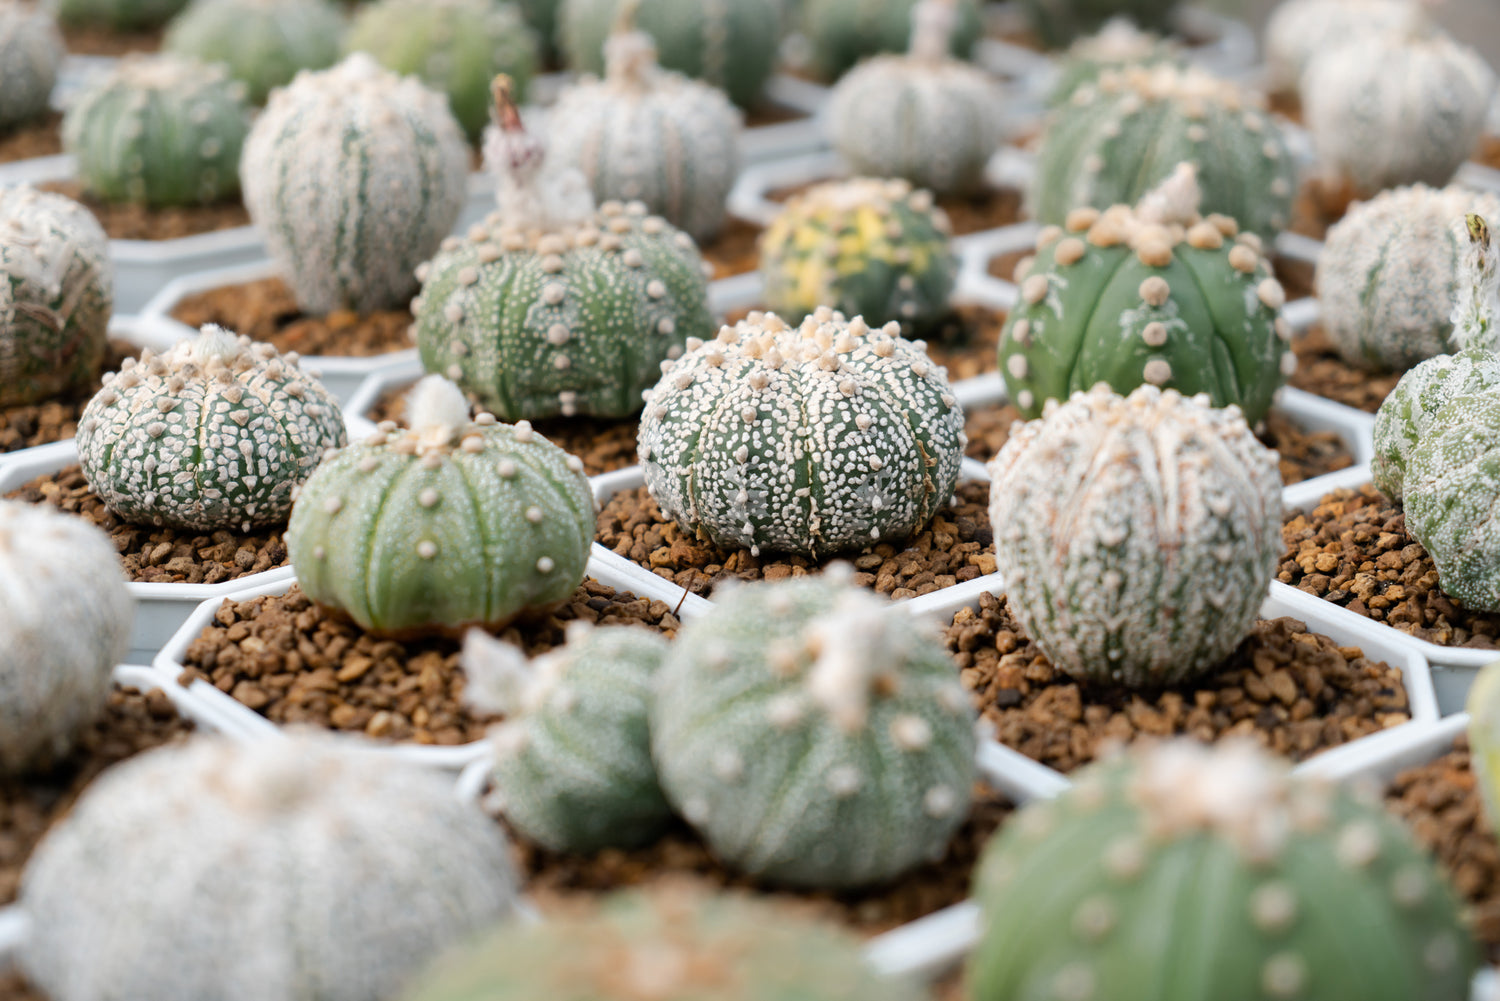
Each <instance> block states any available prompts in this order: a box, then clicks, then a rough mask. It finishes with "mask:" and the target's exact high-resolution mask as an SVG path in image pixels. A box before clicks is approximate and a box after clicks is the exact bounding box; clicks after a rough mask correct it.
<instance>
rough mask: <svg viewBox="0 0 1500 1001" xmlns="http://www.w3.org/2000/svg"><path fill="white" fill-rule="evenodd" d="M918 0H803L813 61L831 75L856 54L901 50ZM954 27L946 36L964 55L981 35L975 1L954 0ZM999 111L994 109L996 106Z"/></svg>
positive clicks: (907, 41)
mask: <svg viewBox="0 0 1500 1001" xmlns="http://www.w3.org/2000/svg"><path fill="white" fill-rule="evenodd" d="M920 2H921V0H806V2H805V3H804V4H803V7H802V32H803V34H805V35H806V36H807V40H808V41H809V42H811V43H812V49H813V66H814V68H815V69H816V70H817V71H818V73H819V75H821V76H822V77H823V78H824V79H827V80H836V79H838V78H839V77H841V76H843V75H844V73H845V72H847V71H848V70H849V69H850V67H852V66H854V64H855V63H857V62H859V61H860V60H861V59H867V58H869V57H870V56H874V55H879V54H880V53H882V52H905V51H906V50H907V48H908V47H909V46H910V45H911V12H912V8H913V7H915V6H916V5H917V4H918V3H920ZM956 6H957V8H958V10H957V12H958V17H959V22H958V27H957V30H955V31H954V33H953V34H952V36H951V37H950V38H949V47H950V49H951V51H952V53H953V55H955V56H957V57H958V58H960V59H967V58H969V56H970V55H971V54H972V53H973V51H974V45H975V44H976V43H977V42H978V41H979V39H980V37H981V36H982V35H983V34H984V25H983V23H982V22H981V19H980V16H979V4H978V3H977V2H976V0H957V4H956ZM996 110H998V109H996Z"/></svg>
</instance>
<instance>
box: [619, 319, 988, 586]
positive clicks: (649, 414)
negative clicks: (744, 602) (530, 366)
mask: <svg viewBox="0 0 1500 1001" xmlns="http://www.w3.org/2000/svg"><path fill="white" fill-rule="evenodd" d="M663 368H664V374H663V375H662V378H661V381H660V382H659V383H657V385H656V388H655V389H653V390H651V392H650V397H649V399H648V401H647V406H646V411H645V413H644V415H643V416H642V418H641V429H640V434H639V438H638V440H639V451H640V457H641V467H642V470H643V472H644V473H645V478H646V486H647V488H648V489H649V490H650V492H651V496H652V498H653V499H654V500H655V501H656V503H657V504H658V505H660V506H661V510H662V513H663V514H664V515H666V517H668V518H672V519H675V520H676V521H677V522H678V523H679V524H680V525H682V526H683V528H684V529H686V530H687V531H689V532H693V533H697V534H699V535H706V536H707V537H708V538H709V539H711V540H713V541H714V542H715V543H716V544H718V545H721V546H730V547H739V546H743V547H746V548H748V549H749V550H750V551H751V553H752V554H759V552H760V551H761V550H763V549H764V550H770V551H772V552H789V553H803V554H807V555H810V556H812V557H814V558H818V557H822V556H826V555H829V554H831V553H838V552H845V551H848V550H855V549H860V548H862V547H864V546H869V545H873V544H874V543H876V542H879V541H880V540H882V539H903V538H906V537H907V536H909V535H911V534H912V533H914V532H916V531H918V530H919V529H920V528H921V527H922V526H923V525H925V524H926V523H927V522H928V521H929V520H930V519H931V518H932V516H933V515H934V514H936V513H937V512H938V511H939V510H940V509H941V508H942V507H943V505H945V504H947V503H948V499H949V497H951V496H952V494H953V488H954V486H955V485H956V484H957V482H958V470H959V465H960V463H961V461H962V458H963V446H964V441H965V439H964V433H963V426H964V418H963V410H962V409H961V408H960V407H959V406H958V403H957V402H956V401H955V399H954V397H953V394H952V393H951V392H949V389H948V380H947V378H946V373H945V372H944V370H943V369H941V368H939V367H938V366H936V365H934V364H933V363H932V362H931V361H929V360H928V358H927V355H926V353H925V352H924V351H923V350H922V348H921V347H920V346H919V345H918V344H915V343H913V342H911V341H908V340H906V339H905V338H903V337H901V334H900V330H899V328H897V327H896V326H895V325H894V324H892V325H890V326H887V327H885V328H873V329H872V328H871V327H870V326H869V325H867V324H866V323H865V322H864V320H862V319H860V318H859V317H855V318H854V319H853V320H850V321H846V320H845V319H844V317H843V315H842V314H839V313H833V312H831V311H829V310H827V309H822V310H819V311H818V312H816V313H814V314H813V315H812V316H809V317H808V318H807V319H806V320H804V321H803V323H802V325H801V326H800V327H792V326H788V325H787V324H785V323H783V322H782V321H781V319H780V318H779V317H777V316H775V315H774V314H760V313H751V314H750V316H749V317H748V318H747V319H745V320H742V321H741V322H740V323H739V324H737V325H736V326H733V327H725V328H724V329H722V330H721V331H720V332H719V336H718V337H717V338H715V339H714V340H712V341H709V342H708V343H698V342H692V343H690V344H689V346H688V352H687V354H685V355H684V356H683V357H682V358H681V359H679V360H678V361H676V362H673V363H671V364H670V365H668V366H664V367H663Z"/></svg>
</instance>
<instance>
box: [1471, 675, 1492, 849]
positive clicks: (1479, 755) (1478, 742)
mask: <svg viewBox="0 0 1500 1001" xmlns="http://www.w3.org/2000/svg"><path fill="white" fill-rule="evenodd" d="M1497 695H1500V661H1497V662H1495V663H1492V664H1489V665H1487V666H1486V667H1484V668H1483V669H1482V670H1481V671H1480V672H1479V675H1478V677H1476V678H1475V679H1474V684H1473V685H1472V686H1471V687H1470V688H1469V697H1468V700H1467V704H1466V705H1465V707H1464V708H1465V709H1466V710H1467V711H1468V713H1469V727H1468V731H1469V751H1470V757H1469V761H1470V765H1471V767H1472V768H1473V770H1474V777H1475V779H1476V780H1477V784H1478V786H1479V794H1480V796H1482V797H1483V799H1484V812H1485V815H1486V816H1488V817H1489V820H1490V828H1491V830H1494V829H1496V828H1500V698H1497Z"/></svg>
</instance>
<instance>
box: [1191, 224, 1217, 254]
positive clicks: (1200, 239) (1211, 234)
mask: <svg viewBox="0 0 1500 1001" xmlns="http://www.w3.org/2000/svg"><path fill="white" fill-rule="evenodd" d="M1187 242H1188V246H1190V247H1194V248H1196V249H1198V250H1218V249H1219V248H1220V247H1222V246H1224V234H1223V233H1220V232H1219V229H1218V227H1217V226H1213V225H1211V224H1209V223H1206V222H1199V223H1194V224H1193V226H1192V228H1190V229H1189V230H1188V231H1187Z"/></svg>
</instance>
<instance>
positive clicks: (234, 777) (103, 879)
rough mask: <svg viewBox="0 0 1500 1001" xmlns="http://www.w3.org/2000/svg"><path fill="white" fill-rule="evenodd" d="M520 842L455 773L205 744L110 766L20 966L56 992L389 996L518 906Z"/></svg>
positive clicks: (62, 850) (73, 832)
mask: <svg viewBox="0 0 1500 1001" xmlns="http://www.w3.org/2000/svg"><path fill="white" fill-rule="evenodd" d="M508 850H509V845H507V844H506V840H505V836H504V835H503V834H502V833H501V831H500V829H499V828H498V827H496V826H495V824H494V823H493V822H492V821H491V820H490V819H489V818H488V817H486V816H485V815H484V813H483V811H481V810H479V809H478V808H477V807H475V806H474V805H472V804H469V803H465V802H462V801H460V800H459V799H458V797H456V796H454V795H453V789H452V784H451V782H449V781H445V780H444V778H443V776H442V775H441V774H440V773H436V772H432V771H429V770H427V769H424V768H419V767H417V766H414V765H411V764H407V763H404V762H401V761H397V760H395V759H392V758H390V757H388V756H384V755H378V754H375V753H373V752H371V751H369V750H366V749H363V748H357V747H351V746H349V745H340V744H336V743H334V742H333V741H332V740H330V739H329V738H326V737H323V738H312V737H305V736H304V737H295V738H289V739H284V740H260V741H254V742H251V743H247V744H242V743H234V742H230V741H228V740H226V739H223V738H216V737H196V738H193V739H190V740H188V741H185V742H183V743H181V744H177V745H175V746H170V747H163V748H159V749H157V750H153V751H148V752H146V753H144V754H140V755H137V756H136V757H134V758H132V759H130V760H129V761H126V762H125V763H123V764H121V765H118V766H116V767H115V768H112V769H110V770H109V771H108V772H107V773H106V774H104V775H103V776H101V777H100V778H99V779H98V780H96V781H95V783H94V784H93V785H92V786H90V787H89V789H88V790H87V791H86V792H85V793H84V794H83V797H82V798H81V799H80V800H79V801H78V803H77V805H76V806H75V807H74V808H73V810H72V812H70V813H69V814H68V816H67V818H66V819H64V820H63V821H61V822H60V823H59V825H58V826H57V827H55V828H54V829H53V830H52V831H51V832H50V833H49V834H48V836H47V839H46V841H45V842H44V843H43V844H42V845H41V846H40V847H39V848H38V849H37V852H36V854H35V855H33V856H32V859H31V862H30V864H29V865H28V866H27V868H26V871H25V874H24V876H23V879H22V885H21V898H22V900H23V901H24V907H25V909H26V915H27V917H28V918H30V920H31V929H32V931H33V932H34V934H33V935H32V936H30V937H29V938H28V939H27V942H26V947H25V948H24V950H23V954H22V955H21V957H20V959H21V963H22V966H23V968H24V970H25V973H26V976H27V977H28V978H29V979H30V981H31V982H32V983H34V984H35V985H36V986H38V987H39V988H41V990H42V991H43V992H44V993H45V995H46V996H47V997H48V998H50V999H51V1001H97V999H99V998H105V997H120V998H124V997H131V998H153V999H155V1001H204V999H207V998H215V999H218V1001H261V999H266V998H281V999H289V1001H290V999H296V1001H312V999H318V1001H384V999H387V998H390V997H392V996H394V995H395V993H396V992H397V991H398V990H400V989H401V988H402V987H403V986H404V984H405V982H406V981H407V980H408V979H409V978H410V977H411V976H412V974H414V973H416V972H418V970H419V969H420V968H421V966H422V964H424V963H425V962H427V961H428V960H429V959H430V957H431V956H432V955H433V953H434V952H436V951H437V950H440V949H442V948H444V947H446V946H448V945H452V944H456V943H457V942H458V941H461V940H463V939H465V938H467V937H468V936H470V935H472V934H474V933H475V932H477V931H479V930H480V929H481V928H483V927H485V926H487V925H489V924H490V923H491V922H494V921H496V920H499V919H500V918H502V917H510V916H512V915H513V914H514V913H515V911H516V904H517V900H516V883H517V879H516V875H515V873H514V871H513V870H512V867H511V865H510V862H509V856H508ZM147 943H151V944H152V947H151V948H147V947H146V944H147Z"/></svg>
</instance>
